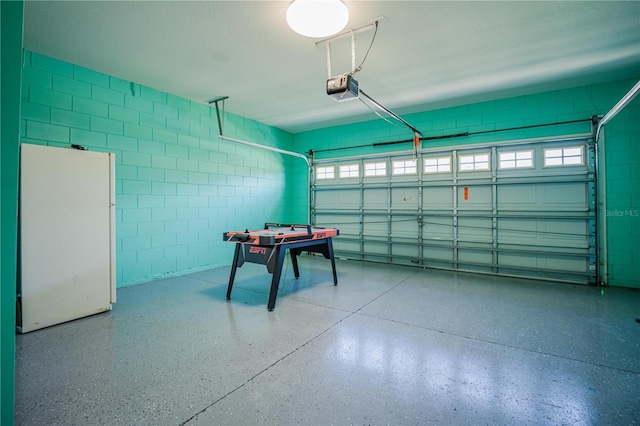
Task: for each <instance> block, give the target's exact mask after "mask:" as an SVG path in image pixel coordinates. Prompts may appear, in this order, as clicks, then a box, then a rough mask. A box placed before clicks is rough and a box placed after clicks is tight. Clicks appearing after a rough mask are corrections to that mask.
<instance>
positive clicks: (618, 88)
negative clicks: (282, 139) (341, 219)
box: [294, 79, 640, 288]
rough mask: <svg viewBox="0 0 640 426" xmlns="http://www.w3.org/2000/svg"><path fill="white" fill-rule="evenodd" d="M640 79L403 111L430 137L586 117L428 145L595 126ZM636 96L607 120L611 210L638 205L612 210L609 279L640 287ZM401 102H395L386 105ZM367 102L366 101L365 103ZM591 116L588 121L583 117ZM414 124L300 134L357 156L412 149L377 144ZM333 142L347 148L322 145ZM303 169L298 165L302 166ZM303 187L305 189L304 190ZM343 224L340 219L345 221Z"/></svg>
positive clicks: (315, 145) (301, 147)
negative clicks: (617, 213)
mask: <svg viewBox="0 0 640 426" xmlns="http://www.w3.org/2000/svg"><path fill="white" fill-rule="evenodd" d="M637 81H638V80H637V79H633V80H624V81H615V82H610V83H606V84H598V85H592V86H581V87H575V88H571V89H566V90H558V91H550V92H543V93H534V94H530V95H525V96H518V97H513V98H507V99H497V100H494V101H489V102H482V103H475V104H469V105H462V106H457V107H453V108H445V109H439V110H433V111H425V112H421V113H415V114H408V115H403V118H404V119H406V120H407V121H408V122H409V123H411V124H412V125H413V126H414V127H416V128H418V129H419V130H420V131H421V132H423V136H424V137H437V136H445V135H454V134H459V133H463V132H469V133H475V132H478V133H479V132H486V131H492V130H501V129H513V128H517V127H522V126H538V125H543V124H548V123H560V122H571V121H579V122H575V123H567V124H562V125H554V126H541V127H534V128H529V129H517V130H510V131H500V132H489V133H481V134H476V135H472V136H466V137H457V138H451V139H438V140H431V141H424V142H423V143H422V147H423V148H425V149H426V148H429V147H455V146H460V145H465V144H471V143H481V142H497V141H504V140H518V139H526V138H538V137H545V136H551V135H558V134H574V133H586V132H590V131H591V123H590V122H589V121H588V120H589V119H590V117H591V116H593V115H604V114H606V113H607V112H608V111H609V110H610V109H611V107H613V106H614V105H615V104H616V103H617V102H618V101H619V100H620V99H621V98H622V97H623V96H624V95H625V94H626V93H627V92H628V91H629V90H630V88H631V87H632V86H633V85H634V84H635V83H636V82H637ZM639 102H640V101H639V100H638V99H636V100H635V101H634V103H633V104H631V105H630V106H629V107H628V108H627V109H626V110H624V111H623V113H621V114H620V115H619V116H617V117H616V118H615V119H614V120H613V121H611V122H610V123H609V124H608V125H607V127H606V128H605V137H606V154H607V155H606V166H607V171H608V173H609V174H608V175H607V178H608V181H607V193H608V201H609V204H608V207H607V210H609V211H623V212H631V213H629V214H627V215H626V216H624V215H623V216H613V214H614V213H611V215H610V216H609V217H608V218H607V222H608V225H609V235H608V240H607V247H608V249H609V257H608V263H609V276H608V283H609V285H614V286H624V287H636V288H640V231H639V230H638V228H639V227H640V218H639V217H636V216H635V212H636V211H638V209H640V167H639V166H640V163H639V162H640V136H639V134H638V133H639V131H640V130H639V129H640V124H639V123H640V117H639V112H638V110H639V107H638V103H639ZM386 106H388V107H389V108H391V109H393V106H392V105H386ZM363 108H364V107H363ZM580 120H587V121H580ZM411 138H412V134H411V133H410V131H409V130H408V129H406V128H401V127H397V126H393V125H391V124H389V123H387V122H385V121H384V120H381V119H375V120H371V121H366V122H361V123H356V124H350V125H343V126H336V127H329V128H323V129H318V130H313V131H308V132H303V133H298V134H296V135H294V144H295V146H296V150H297V151H299V152H305V151H309V150H314V151H320V152H317V153H316V154H315V155H316V158H319V159H321V158H335V157H349V156H354V157H356V158H357V156H359V155H365V154H371V153H383V152H384V153H387V152H398V151H406V152H410V151H411V149H412V144H411V142H408V143H405V144H401V145H387V146H381V147H372V146H371V145H372V144H373V143H378V142H392V141H399V140H405V139H411ZM328 148H346V149H342V150H339V151H330V152H322V150H324V149H328ZM302 172H303V171H301V170H298V173H302ZM299 194H301V195H302V193H301V192H300V193H299ZM338 225H339V224H338Z"/></svg>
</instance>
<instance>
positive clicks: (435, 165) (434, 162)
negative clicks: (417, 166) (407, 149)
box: [424, 157, 451, 173]
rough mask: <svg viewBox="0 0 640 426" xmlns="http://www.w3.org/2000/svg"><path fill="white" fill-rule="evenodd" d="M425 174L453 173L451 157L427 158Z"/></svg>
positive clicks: (425, 160)
mask: <svg viewBox="0 0 640 426" xmlns="http://www.w3.org/2000/svg"><path fill="white" fill-rule="evenodd" d="M424 172H425V173H451V157H438V158H425V159H424Z"/></svg>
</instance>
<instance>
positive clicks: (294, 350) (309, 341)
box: [180, 311, 357, 426]
mask: <svg viewBox="0 0 640 426" xmlns="http://www.w3.org/2000/svg"><path fill="white" fill-rule="evenodd" d="M343 312H345V311H343ZM346 312H349V314H348V315H347V316H345V317H344V318H341V319H340V321H337V322H336V323H334V324H332V325H331V326H329V327H328V328H326V329H325V330H323V331H322V332H320V333H319V334H317V335H315V336H314V337H312V338H311V339H309V340H307V341H306V342H304V343H303V344H301V345H300V346H298V347H297V348H295V349H293V350H292V351H291V352H289V353H287V354H285V355H283V356H282V357H280V358H279V359H277V360H276V361H274V362H273V363H272V364H270V365H268V366H267V367H265V368H264V369H262V370H261V371H259V372H257V373H256V374H254V375H253V376H251V377H250V378H249V379H247V380H246V381H245V382H244V383H242V384H240V385H238V386H237V387H235V388H234V389H232V390H230V391H229V392H227V393H226V394H224V395H223V396H221V397H220V398H218V399H216V400H215V401H213V402H212V403H211V404H209V405H207V406H206V407H205V408H203V409H202V410H200V411H198V412H197V413H195V414H194V415H193V416H191V417H189V418H188V419H187V420H185V421H184V422H182V423H180V426H184V425H186V424H187V423H189V422H190V421H191V420H193V419H194V418H195V417H197V416H198V415H199V414H202V413H204V412H205V411H207V410H208V409H209V408H211V407H213V406H214V405H216V404H217V403H219V402H220V401H222V400H223V399H225V398H226V397H228V396H229V395H231V394H233V393H235V392H236V391H238V390H240V389H242V388H243V387H244V386H245V385H247V384H249V383H250V382H252V381H253V380H254V379H255V378H256V377H258V376H260V375H262V374H263V373H266V372H267V371H268V370H269V369H271V368H272V367H274V366H275V365H277V364H279V363H280V362H281V361H283V360H285V359H286V358H288V357H289V356H291V355H293V354H294V353H296V352H298V351H299V350H300V349H302V348H304V347H305V346H307V345H308V344H310V343H311V342H313V341H314V340H316V339H318V338H319V337H320V336H322V335H324V334H325V333H327V332H328V331H329V330H331V329H332V328H334V327H335V326H337V325H338V324H340V323H341V322H342V321H344V320H346V319H347V318H350V317H351V316H353V315H355V314H356V312H357V311H356V312H350V311H346Z"/></svg>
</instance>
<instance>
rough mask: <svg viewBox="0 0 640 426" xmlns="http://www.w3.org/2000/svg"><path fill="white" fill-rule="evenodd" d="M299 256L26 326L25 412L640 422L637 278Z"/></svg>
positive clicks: (139, 289)
mask: <svg viewBox="0 0 640 426" xmlns="http://www.w3.org/2000/svg"><path fill="white" fill-rule="evenodd" d="M337 268H338V278H339V284H338V286H333V283H332V278H331V273H330V263H329V262H328V261H327V260H325V259H323V258H321V257H308V256H302V257H301V258H300V270H301V275H302V276H301V278H300V279H298V280H296V279H294V277H293V271H292V270H291V265H290V264H288V265H287V267H286V270H285V271H284V272H283V279H282V282H281V290H280V293H279V296H278V300H277V304H276V307H275V310H274V311H273V312H268V311H267V309H266V304H267V297H268V288H269V282H270V278H271V276H270V275H268V274H267V272H266V269H265V268H264V266H261V265H254V264H245V265H244V266H243V267H242V268H240V269H239V270H238V274H237V277H236V284H235V286H234V290H233V294H232V299H231V301H227V300H225V295H226V283H227V280H228V276H229V268H228V267H225V268H218V269H214V270H209V271H204V272H199V273H195V274H192V275H188V276H183V277H179V278H170V279H166V280H162V281H155V282H152V283H148V284H141V285H137V286H132V287H127V288H122V289H119V290H118V303H117V304H116V305H115V306H114V309H113V310H112V311H111V312H109V313H105V314H99V315H96V316H93V317H90V318H85V319H81V320H77V321H73V322H70V323H67V324H63V325H59V326H55V327H50V328H48V329H44V330H40V331H35V332H32V333H29V334H26V335H19V336H17V353H16V370H17V371H16V417H15V420H16V424H18V425H45V424H46V425H53V424H59V425H71V424H77V425H93V424H96V425H97V424H106V425H117V424H122V425H134V424H144V425H155V424H157V425H180V424H187V425H233V424H269V425H271V424H308V425H330V424H338V425H348V424H358V425H362V424H374V425H378V424H427V423H435V424H447V425H458V424H505V425H513V424H535V425H540V424H554V425H555V424H609V425H613V424H616V425H622V424H625V425H626V424H638V423H640V324H638V323H636V322H635V318H636V317H638V316H640V292H638V291H633V290H625V289H618V288H597V287H587V286H574V285H569V284H557V283H548V282H536V281H528V280H523V279H506V278H496V277H491V276H477V275H471V274H462V273H453V272H444V271H433V270H423V269H419V268H415V267H401V266H388V265H382V264H373V263H362V262H356V261H338V262H337Z"/></svg>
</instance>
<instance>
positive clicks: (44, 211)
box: [19, 144, 115, 333]
mask: <svg viewBox="0 0 640 426" xmlns="http://www.w3.org/2000/svg"><path fill="white" fill-rule="evenodd" d="M20 167H21V168H20V238H21V241H20V247H21V248H20V258H21V264H20V271H21V303H22V306H21V311H22V325H21V329H20V330H19V331H20V332H22V333H26V332H29V331H32V330H37V329H39V328H43V327H48V326H51V325H55V324H59V323H62V322H66V321H70V320H73V319H76V318H81V317H84V316H88V315H92V314H96V313H98V312H104V311H107V310H110V309H111V306H112V303H113V302H115V276H114V261H115V258H114V256H113V252H114V220H113V217H112V214H113V211H114V204H115V203H114V199H113V187H114V174H113V154H109V153H99V152H88V151H81V150H74V149H67V148H53V147H48V146H40V145H30V144H22V145H21V162H20Z"/></svg>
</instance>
